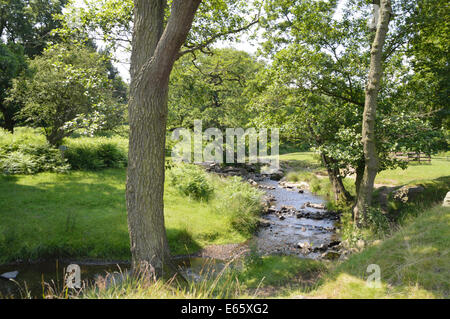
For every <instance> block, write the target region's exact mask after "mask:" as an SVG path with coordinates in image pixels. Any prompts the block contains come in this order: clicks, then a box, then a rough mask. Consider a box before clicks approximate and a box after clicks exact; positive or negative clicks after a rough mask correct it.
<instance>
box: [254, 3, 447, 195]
mask: <svg viewBox="0 0 450 319" xmlns="http://www.w3.org/2000/svg"><path fill="white" fill-rule="evenodd" d="M336 6H337V1H331V0H330V1H328V0H324V1H267V2H266V7H265V9H266V18H265V19H264V20H263V22H262V25H263V26H264V28H265V30H266V33H265V38H266V42H265V43H264V44H263V49H264V52H265V54H266V55H267V56H268V57H270V58H271V59H273V63H272V65H271V67H270V68H269V69H268V70H266V71H265V73H266V74H265V75H264V76H262V77H261V80H260V86H261V89H262V93H261V94H257V95H255V97H254V99H253V100H252V102H251V105H252V108H253V109H254V113H256V114H257V115H256V119H255V123H257V124H259V125H261V126H266V127H267V126H268V125H279V126H280V128H281V133H282V134H289V135H290V136H295V135H297V136H300V137H302V138H304V139H306V140H308V141H310V142H311V144H312V145H314V146H315V149H316V150H318V151H319V153H320V154H321V157H322V160H323V163H324V165H325V166H326V168H327V171H328V175H329V178H330V182H331V184H332V185H333V187H334V191H335V195H336V198H335V199H336V200H339V199H341V200H342V199H343V200H346V201H349V202H353V198H351V196H350V194H349V193H348V192H347V190H346V189H345V187H344V184H343V183H342V180H343V178H344V177H345V176H347V175H348V174H350V173H356V182H355V186H356V190H357V193H359V192H360V187H361V181H362V179H363V176H364V169H365V156H364V147H363V142H362V137H363V136H362V131H363V129H362V124H363V112H364V104H365V101H366V98H365V86H366V83H367V77H368V74H369V66H370V50H369V49H370V47H371V43H372V42H371V39H373V37H371V34H370V30H369V28H368V26H367V22H368V21H369V20H370V19H371V18H372V17H371V15H372V13H371V10H368V9H369V7H368V6H367V4H366V3H365V2H363V1H359V0H349V1H348V2H347V6H346V7H345V8H344V9H343V10H342V17H341V18H336V17H335V10H336ZM353 6H355V7H358V8H360V9H359V10H358V13H357V14H355V11H354V10H353ZM395 9H396V10H400V11H399V12H402V11H401V10H403V12H405V13H404V14H400V13H397V14H396V16H395V20H394V22H393V25H394V26H395V27H393V28H392V31H391V32H390V33H389V34H388V36H387V38H386V45H385V50H384V53H383V54H382V55H381V56H379V57H381V65H382V67H383V72H384V73H385V76H384V80H382V82H381V83H380V82H379V83H378V84H380V85H381V89H380V91H379V94H378V97H377V99H376V100H377V102H378V104H379V105H378V110H377V121H376V125H375V126H374V128H375V129H374V131H372V133H373V134H374V135H372V138H373V141H374V142H375V143H376V156H377V157H378V159H379V165H378V167H377V170H376V172H379V171H381V170H385V169H389V168H393V167H398V166H400V167H405V166H406V164H405V163H402V162H400V161H397V160H395V159H394V158H392V156H391V154H392V152H396V151H407V150H414V151H420V152H426V153H429V154H430V153H433V152H434V151H436V150H437V149H439V148H440V147H442V145H443V142H444V143H445V141H443V134H442V131H441V130H440V128H439V127H436V126H434V123H435V121H434V115H433V114H432V113H429V114H426V113H427V112H423V111H419V110H420V109H423V108H421V107H420V105H421V104H422V103H423V102H424V99H423V98H421V99H416V100H412V99H411V96H410V97H408V95H409V94H411V93H412V92H411V91H409V89H407V87H408V86H409V84H408V83H411V82H410V78H409V76H410V75H411V73H410V70H411V69H410V67H409V65H407V64H405V63H406V61H407V60H406V55H405V50H404V48H405V47H407V46H408V44H409V41H411V33H409V32H410V29H411V28H410V25H409V24H408V23H407V21H406V20H405V19H404V17H407V16H410V14H411V12H412V13H414V4H411V3H405V2H404V1H395ZM406 12H408V13H406ZM406 92H410V93H406ZM422 92H423V91H422ZM423 93H425V92H423ZM428 94H429V96H428V97H429V98H432V95H431V94H430V93H428ZM400 96H402V97H400ZM406 101H408V103H405V102H406Z"/></svg>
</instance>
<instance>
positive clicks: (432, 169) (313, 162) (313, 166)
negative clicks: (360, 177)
mask: <svg viewBox="0 0 450 319" xmlns="http://www.w3.org/2000/svg"><path fill="white" fill-rule="evenodd" d="M280 161H281V162H282V163H284V164H285V165H288V166H289V167H290V168H291V169H292V170H293V171H295V172H296V173H301V172H298V171H305V169H307V170H309V171H313V172H317V171H324V169H323V167H322V164H321V161H320V158H319V157H318V155H317V154H315V153H314V152H297V153H288V154H283V155H280ZM442 176H450V161H448V160H446V158H445V157H443V156H442V154H440V157H439V158H434V157H433V158H432V160H431V163H421V164H419V163H416V162H411V163H410V164H409V166H408V168H407V169H405V170H403V169H401V168H397V169H392V170H386V171H382V172H380V173H379V174H378V175H377V178H376V180H375V184H387V185H406V184H411V183H415V182H419V181H423V180H432V179H436V178H439V177H442ZM348 182H349V183H354V180H352V179H349V178H348Z"/></svg>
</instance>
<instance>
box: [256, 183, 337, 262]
mask: <svg viewBox="0 0 450 319" xmlns="http://www.w3.org/2000/svg"><path fill="white" fill-rule="evenodd" d="M259 184H260V185H262V186H269V187H275V189H273V190H268V191H267V193H268V194H269V195H272V196H273V197H274V198H275V199H276V201H275V202H274V204H273V205H274V206H275V208H276V209H277V210H280V209H281V207H282V206H292V207H294V208H295V209H297V210H303V211H305V212H311V213H320V212H321V211H322V210H319V209H315V208H311V207H304V205H305V204H306V203H308V202H310V203H314V204H325V201H324V200H323V199H322V198H320V197H319V196H316V195H313V194H312V193H311V192H309V191H307V190H305V191H304V192H303V194H300V193H299V192H298V190H297V189H295V188H294V189H292V190H289V189H286V188H282V187H281V186H280V185H279V184H278V182H276V181H272V180H265V181H263V182H261V183H259ZM264 219H265V220H267V221H268V222H270V227H264V228H261V229H260V230H259V231H258V233H257V235H256V237H255V244H256V247H257V249H258V251H259V252H260V253H262V254H265V255H271V254H280V255H297V256H299V257H307V258H318V257H320V256H321V254H322V253H320V252H311V253H308V254H303V253H302V250H301V249H299V248H298V247H297V245H298V243H300V242H307V243H309V244H310V245H311V246H313V247H319V246H320V245H322V244H328V243H330V242H332V241H335V240H336V233H335V231H334V227H335V221H333V220H330V219H320V220H316V219H309V218H297V217H296V216H295V215H291V216H289V215H286V216H285V219H284V220H280V219H279V217H278V216H277V215H276V214H268V215H266V216H264Z"/></svg>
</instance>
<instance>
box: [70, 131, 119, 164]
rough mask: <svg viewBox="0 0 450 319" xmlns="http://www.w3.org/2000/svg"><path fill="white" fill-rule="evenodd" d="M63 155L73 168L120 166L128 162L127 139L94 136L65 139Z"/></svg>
mask: <svg viewBox="0 0 450 319" xmlns="http://www.w3.org/2000/svg"><path fill="white" fill-rule="evenodd" d="M65 142H66V145H65V146H67V147H68V148H67V151H65V154H64V156H65V157H66V158H67V160H68V162H69V163H70V165H71V166H72V168H73V169H81V170H83V169H87V170H99V169H105V168H122V167H126V166H127V163H128V141H127V140H126V139H124V138H120V137H113V138H106V137H95V138H86V137H84V138H72V139H66V140H65Z"/></svg>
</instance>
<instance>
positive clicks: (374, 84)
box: [354, 0, 392, 225]
mask: <svg viewBox="0 0 450 319" xmlns="http://www.w3.org/2000/svg"><path fill="white" fill-rule="evenodd" d="M391 11H392V9H391V1H390V0H381V8H380V21H379V22H378V25H377V27H376V34H375V39H374V41H373V44H372V49H371V60H370V71H369V79H368V83H367V87H366V98H365V105H364V115H363V129H362V142H363V147H364V158H365V166H364V174H363V176H362V179H361V182H360V184H359V192H358V194H357V201H356V206H355V208H354V218H355V222H356V224H357V225H359V224H360V222H361V215H362V216H363V217H366V216H367V210H368V208H369V207H370V205H371V203H372V193H373V185H374V182H375V177H376V175H377V172H378V156H377V149H376V141H375V124H376V113H377V98H378V91H379V89H380V82H381V78H382V75H383V67H382V63H381V61H382V55H383V46H384V43H385V39H386V34H387V32H388V29H389V22H390V19H391V14H392V13H391ZM364 220H366V218H364Z"/></svg>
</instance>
